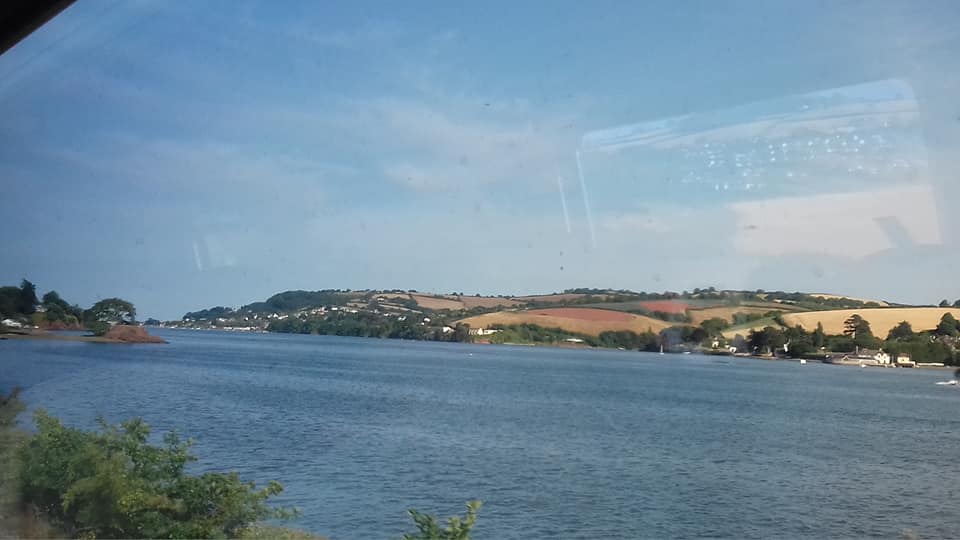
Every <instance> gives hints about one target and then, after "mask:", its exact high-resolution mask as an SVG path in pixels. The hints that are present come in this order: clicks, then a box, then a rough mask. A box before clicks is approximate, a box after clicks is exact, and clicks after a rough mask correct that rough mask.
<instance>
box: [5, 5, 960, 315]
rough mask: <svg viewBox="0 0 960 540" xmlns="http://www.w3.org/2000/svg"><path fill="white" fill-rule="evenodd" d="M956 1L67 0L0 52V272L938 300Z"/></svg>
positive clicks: (86, 291)
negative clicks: (191, 1)
mask: <svg viewBox="0 0 960 540" xmlns="http://www.w3.org/2000/svg"><path fill="white" fill-rule="evenodd" d="M955 15H960V4H957V3H955V2H949V1H930V2H921V3H917V4H915V5H914V4H910V5H904V4H901V3H898V2H893V1H877V2H860V1H848V2H835V3H831V4H829V5H824V6H819V7H815V8H814V7H810V6H807V5H804V4H802V3H797V4H771V3H769V2H761V1H759V0H757V1H745V2H740V3H736V4H728V3H724V4H711V3H674V2H659V3H652V4H643V5H631V4H619V3H613V2H611V3H601V4H590V5H584V4H582V3H578V2H554V3H550V4H549V7H546V8H545V7H543V5H537V4H533V3H530V4H521V5H514V4H512V3H502V4H497V3H494V4H489V3H488V4H482V5H456V6H454V5H447V4H443V3H428V2H423V3H413V4H390V3H361V4H358V5H315V4H313V3H309V2H296V3H285V4H284V5H282V6H277V5H273V4H260V3H255V2H241V3H236V4H234V3H230V4H216V3H211V4H201V5H189V6H188V5H169V4H166V3H162V2H157V1H152V0H145V1H140V2H133V3H122V4H118V3H108V2H96V1H91V2H80V3H77V4H75V5H73V6H71V7H69V8H68V9H67V10H66V11H64V12H63V13H62V14H61V15H60V16H58V17H56V18H55V19H54V20H52V21H51V22H50V23H49V24H47V25H46V26H45V27H43V28H41V29H40V30H38V31H37V32H36V33H35V34H34V35H32V36H30V37H29V38H27V39H26V40H24V41H23V42H22V43H20V44H19V45H17V46H16V47H14V48H13V49H11V50H10V51H8V52H7V53H6V54H4V55H3V56H2V57H0V113H2V114H3V117H4V122H2V123H0V139H2V140H3V141H4V143H5V144H3V145H0V171H2V175H3V178H4V179H5V185H4V194H3V197H0V211H2V212H3V215H4V216H6V218H7V219H6V220H5V224H4V225H5V228H6V231H7V234H4V235H0V253H3V254H4V256H3V259H4V260H3V264H2V265H0V283H2V284H17V283H19V281H20V279H21V278H27V279H30V280H31V281H33V282H34V283H36V284H37V286H38V287H39V289H40V290H41V292H43V291H48V290H52V289H55V290H57V291H58V292H60V294H61V295H62V296H63V297H64V298H66V299H68V300H69V301H71V302H77V303H80V304H82V305H85V306H87V305H90V304H91V303H93V302H94V301H96V300H97V299H100V298H104V297H114V296H117V297H121V298H125V299H128V300H130V301H132V302H133V303H134V304H135V305H136V306H137V308H138V313H140V315H141V317H140V318H146V317H156V318H160V319H165V320H166V319H175V318H179V317H180V316H181V315H182V314H183V313H185V312H187V311H192V310H196V309H201V308H206V307H210V306H216V305H226V306H239V305H243V304H247V303H250V302H254V301H259V300H263V299H265V298H267V297H269V296H270V295H272V294H274V293H277V292H281V291H284V290H295V289H304V290H318V289H335V288H341V289H345V288H349V289H354V290H358V289H405V290H406V289H417V290H421V291H429V292H437V293H446V292H449V291H458V292H459V291H463V292H465V293H469V294H474V293H480V294H483V295H491V294H492V295H496V294H544V293H550V292H555V291H562V290H564V289H570V288H581V287H595V288H616V289H630V290H634V291H650V292H659V291H665V290H671V291H677V292H679V291H682V290H692V289H694V288H696V287H699V288H706V287H710V286H713V287H716V288H717V289H738V290H756V289H761V288H762V289H766V290H784V291H803V292H816V293H832V294H840V295H849V296H852V297H860V298H875V299H879V300H888V301H892V302H897V303H908V304H930V303H934V304H935V303H937V302H939V301H940V300H941V299H943V298H947V299H949V300H951V301H953V300H954V299H956V298H958V297H960V284H958V282H957V281H956V280H955V279H954V274H955V269H956V268H960V249H958V247H960V246H958V243H960V242H958V240H957V234H956V231H957V230H960V220H958V218H957V216H956V214H955V212H954V211H953V210H954V209H955V208H957V207H958V205H957V203H958V202H960V190H958V187H960V183H958V182H957V180H958V178H957V174H958V173H957V171H960V163H958V160H957V158H956V155H955V148H957V147H958V143H960V112H958V110H957V108H956V103H955V101H956V100H955V97H956V95H958V94H960V69H951V68H958V67H960V61H958V58H960V57H958V56H957V55H956V51H957V50H960V38H958V36H957V33H956V31H955V29H954V28H953V27H952V25H951V24H950V22H951V21H952V19H953V18H954V16H955Z"/></svg>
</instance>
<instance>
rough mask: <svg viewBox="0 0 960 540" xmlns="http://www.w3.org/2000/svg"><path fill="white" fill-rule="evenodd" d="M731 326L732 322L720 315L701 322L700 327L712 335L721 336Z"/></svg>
mask: <svg viewBox="0 0 960 540" xmlns="http://www.w3.org/2000/svg"><path fill="white" fill-rule="evenodd" d="M729 326H730V323H728V322H727V320H726V319H721V318H719V317H714V318H712V319H707V320H705V321H703V322H701V323H700V328H703V329H704V330H705V331H706V332H707V335H708V336H710V337H716V336H719V335H720V334H721V333H722V332H723V331H724V330H725V329H726V328H727V327H729Z"/></svg>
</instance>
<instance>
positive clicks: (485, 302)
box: [444, 296, 523, 309]
mask: <svg viewBox="0 0 960 540" xmlns="http://www.w3.org/2000/svg"><path fill="white" fill-rule="evenodd" d="M444 298H447V299H449V300H455V301H458V302H460V303H461V304H463V306H464V307H465V308H467V309H473V308H475V307H483V308H493V307H515V306H519V305H521V304H522V303H523V302H519V301H517V300H514V299H512V298H497V297H496V296H444Z"/></svg>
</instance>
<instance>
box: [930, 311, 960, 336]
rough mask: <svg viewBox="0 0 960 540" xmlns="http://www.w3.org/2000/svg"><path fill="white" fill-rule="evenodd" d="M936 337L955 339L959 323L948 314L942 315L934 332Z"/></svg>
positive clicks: (959, 326)
mask: <svg viewBox="0 0 960 540" xmlns="http://www.w3.org/2000/svg"><path fill="white" fill-rule="evenodd" d="M936 332H937V334H938V335H941V336H951V337H957V335H960V322H957V319H956V318H955V317H954V316H953V315H952V314H950V313H944V314H943V317H941V318H940V324H938V325H937V330H936Z"/></svg>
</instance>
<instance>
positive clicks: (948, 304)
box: [939, 298, 950, 307]
mask: <svg viewBox="0 0 960 540" xmlns="http://www.w3.org/2000/svg"><path fill="white" fill-rule="evenodd" d="M939 305H940V307H950V302H949V301H947V299H946V298H944V299H943V300H941V301H940V304H939Z"/></svg>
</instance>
